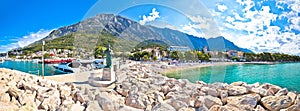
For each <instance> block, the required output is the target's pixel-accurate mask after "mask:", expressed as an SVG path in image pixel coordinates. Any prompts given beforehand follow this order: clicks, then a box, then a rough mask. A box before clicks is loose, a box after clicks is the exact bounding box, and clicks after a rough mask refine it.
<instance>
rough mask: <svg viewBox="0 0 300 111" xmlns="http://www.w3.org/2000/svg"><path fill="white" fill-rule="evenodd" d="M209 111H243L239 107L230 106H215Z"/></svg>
mask: <svg viewBox="0 0 300 111" xmlns="http://www.w3.org/2000/svg"><path fill="white" fill-rule="evenodd" d="M209 111H242V109H240V108H239V107H238V106H234V105H230V104H229V105H225V106H221V105H214V106H212V107H211V108H210V109H209Z"/></svg>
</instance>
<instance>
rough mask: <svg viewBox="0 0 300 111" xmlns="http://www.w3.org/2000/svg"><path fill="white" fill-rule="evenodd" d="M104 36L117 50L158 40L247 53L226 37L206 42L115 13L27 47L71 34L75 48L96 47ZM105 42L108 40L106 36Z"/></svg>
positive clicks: (50, 36)
mask: <svg viewBox="0 0 300 111" xmlns="http://www.w3.org/2000/svg"><path fill="white" fill-rule="evenodd" d="M103 33H106V34H108V35H110V36H112V39H113V40H112V42H114V44H113V45H114V48H116V49H114V50H118V51H120V50H130V49H131V48H133V47H134V46H136V45H138V44H139V43H141V42H143V41H147V40H159V41H162V42H164V43H166V44H167V45H169V46H170V45H177V46H188V47H190V48H191V49H197V50H201V49H202V48H203V47H205V46H208V48H209V49H210V50H222V51H223V50H241V51H248V50H246V49H242V48H239V47H237V46H236V45H235V44H234V43H232V42H230V41H229V40H227V39H225V38H224V37H217V38H211V39H208V40H207V39H205V38H201V37H196V36H193V35H188V34H186V33H183V32H180V31H177V30H172V29H168V28H158V27H154V26H148V25H140V24H139V23H137V22H135V21H132V20H130V19H127V18H125V17H122V16H119V15H113V14H99V15H96V16H94V17H92V18H88V19H86V20H83V21H81V22H78V23H76V24H73V25H70V26H66V27H61V28H59V29H57V30H54V31H52V32H51V33H50V34H49V35H48V36H46V37H45V38H43V39H41V40H39V41H37V42H35V43H33V44H31V45H29V46H27V48H28V47H33V46H35V45H36V44H40V43H42V41H51V40H54V39H58V38H60V37H66V36H69V35H72V36H71V37H73V39H74V43H73V44H74V47H76V48H80V47H85V48H94V47H95V45H96V44H99V42H103V41H101V40H99V39H103V37H101V35H103ZM105 40H106V41H107V37H106V39H105ZM222 44H223V45H222ZM102 45H107V44H102ZM224 46H225V47H224Z"/></svg>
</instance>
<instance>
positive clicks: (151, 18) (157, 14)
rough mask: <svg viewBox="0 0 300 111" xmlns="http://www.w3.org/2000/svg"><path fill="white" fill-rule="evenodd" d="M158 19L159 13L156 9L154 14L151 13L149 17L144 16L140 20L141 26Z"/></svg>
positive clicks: (153, 10) (153, 11)
mask: <svg viewBox="0 0 300 111" xmlns="http://www.w3.org/2000/svg"><path fill="white" fill-rule="evenodd" d="M157 18H160V16H159V12H158V11H156V8H153V9H152V12H151V13H149V16H146V15H143V18H142V20H140V24H142V25H145V24H146V23H147V22H151V21H154V20H155V19H157Z"/></svg>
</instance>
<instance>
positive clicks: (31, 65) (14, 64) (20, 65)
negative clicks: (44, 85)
mask: <svg viewBox="0 0 300 111" xmlns="http://www.w3.org/2000/svg"><path fill="white" fill-rule="evenodd" d="M0 68H8V69H12V70H18V71H22V72H26V73H30V74H33V75H42V64H40V63H36V62H33V61H13V60H11V61H5V62H3V63H0ZM58 74H59V73H58V72H56V71H55V69H54V68H53V66H52V65H51V64H45V73H44V76H52V75H58Z"/></svg>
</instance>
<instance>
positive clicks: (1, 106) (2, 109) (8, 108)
mask: <svg viewBox="0 0 300 111" xmlns="http://www.w3.org/2000/svg"><path fill="white" fill-rule="evenodd" d="M0 111H19V107H18V106H17V105H15V104H13V103H4V102H0Z"/></svg>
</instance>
